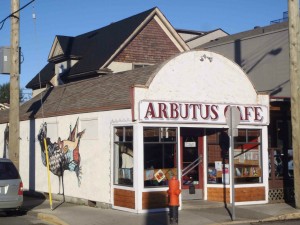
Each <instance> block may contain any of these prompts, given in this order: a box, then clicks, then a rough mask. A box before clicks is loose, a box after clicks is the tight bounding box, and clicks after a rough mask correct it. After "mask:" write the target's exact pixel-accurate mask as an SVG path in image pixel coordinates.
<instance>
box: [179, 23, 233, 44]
mask: <svg viewBox="0 0 300 225" xmlns="http://www.w3.org/2000/svg"><path fill="white" fill-rule="evenodd" d="M176 31H177V32H178V34H179V35H180V37H181V38H182V39H183V40H184V41H185V43H186V44H187V45H188V46H189V47H190V48H191V49H193V48H195V47H198V46H199V45H203V44H205V43H207V42H210V41H213V40H216V39H218V38H221V37H224V36H228V33H226V32H225V31H223V30H222V29H220V28H218V29H215V30H212V31H195V30H186V29H176Z"/></svg>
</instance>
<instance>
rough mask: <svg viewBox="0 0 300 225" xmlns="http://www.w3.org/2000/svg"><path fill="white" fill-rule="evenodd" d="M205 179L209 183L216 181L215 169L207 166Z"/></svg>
mask: <svg viewBox="0 0 300 225" xmlns="http://www.w3.org/2000/svg"><path fill="white" fill-rule="evenodd" d="M207 179H208V183H209V184H215V183H217V170H216V169H215V168H212V167H211V168H208V175H207Z"/></svg>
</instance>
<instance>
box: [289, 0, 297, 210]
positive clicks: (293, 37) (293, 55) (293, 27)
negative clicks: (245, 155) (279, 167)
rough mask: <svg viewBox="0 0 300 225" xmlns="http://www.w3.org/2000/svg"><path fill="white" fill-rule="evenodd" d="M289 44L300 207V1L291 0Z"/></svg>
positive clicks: (295, 158) (294, 158) (294, 142)
mask: <svg viewBox="0 0 300 225" xmlns="http://www.w3.org/2000/svg"><path fill="white" fill-rule="evenodd" d="M288 7H289V41H290V42H289V45H290V82H291V114H292V115H291V117H292V134H293V137H292V138H293V161H294V190H295V205H296V208H298V209H299V208H300V165H299V163H300V158H299V157H300V89H299V88H300V87H299V84H300V70H299V66H300V53H299V50H300V49H299V37H300V36H299V2H298V0H289V4H288Z"/></svg>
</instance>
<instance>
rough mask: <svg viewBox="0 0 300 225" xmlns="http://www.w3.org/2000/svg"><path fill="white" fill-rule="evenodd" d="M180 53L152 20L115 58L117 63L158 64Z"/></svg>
mask: <svg viewBox="0 0 300 225" xmlns="http://www.w3.org/2000/svg"><path fill="white" fill-rule="evenodd" d="M179 52H180V51H179V50H178V48H177V47H176V46H175V45H174V43H173V42H172V41H171V40H170V38H169V37H168V36H167V34H166V33H165V32H164V31H163V29H162V28H161V27H160V26H159V24H158V23H157V22H156V21H155V20H154V19H152V20H151V21H150V22H149V23H148V24H147V26H145V27H144V29H143V30H142V31H141V32H140V33H139V34H138V35H137V36H136V37H135V38H134V39H133V40H132V41H131V42H130V43H129V44H128V46H126V47H125V48H124V49H123V50H122V51H121V53H120V54H119V55H118V56H117V58H116V59H115V61H117V62H129V63H153V64H155V63H159V62H162V61H165V60H166V59H168V58H170V57H171V56H174V55H175V54H177V53H179Z"/></svg>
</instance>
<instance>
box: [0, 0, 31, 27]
mask: <svg viewBox="0 0 300 225" xmlns="http://www.w3.org/2000/svg"><path fill="white" fill-rule="evenodd" d="M34 1H35V0H32V1H30V2H28V3H27V4H26V5H24V6H22V7H21V8H19V9H18V10H16V11H15V12H13V13H11V14H10V15H8V16H7V17H5V18H4V19H3V20H2V21H1V22H0V30H2V28H3V26H4V23H5V21H6V20H7V19H8V18H10V17H14V14H15V13H17V12H20V11H21V10H22V9H24V8H26V7H27V6H29V5H30V4H31V3H33V2H34Z"/></svg>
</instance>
